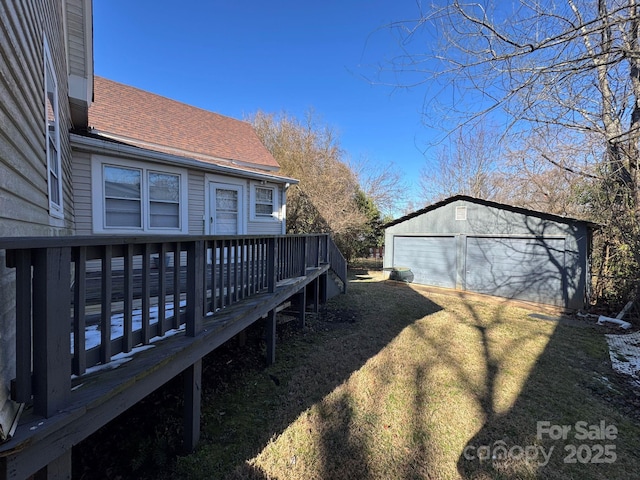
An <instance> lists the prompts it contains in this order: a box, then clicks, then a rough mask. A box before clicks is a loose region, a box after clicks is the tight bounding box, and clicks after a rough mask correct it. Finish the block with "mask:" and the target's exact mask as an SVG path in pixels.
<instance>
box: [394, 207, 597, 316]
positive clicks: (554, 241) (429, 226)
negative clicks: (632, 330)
mask: <svg viewBox="0 0 640 480" xmlns="http://www.w3.org/2000/svg"><path fill="white" fill-rule="evenodd" d="M593 227H594V224H592V223H589V222H585V221H581V220H576V219H572V218H567V217H561V216H558V215H551V214H547V213H542V212H536V211H533V210H528V209H525V208H519V207H513V206H510V205H505V204H500V203H496V202H490V201H486V200H480V199H477V198H473V197H468V196H464V195H458V196H455V197H451V198H448V199H446V200H443V201H441V202H438V203H435V204H433V205H430V206H428V207H426V208H424V209H422V210H419V211H417V212H414V213H412V214H409V215H406V216H404V217H402V218H399V219H397V220H395V221H393V222H391V223H389V224H388V225H387V228H386V231H385V253H384V267H385V268H387V269H392V268H393V267H395V268H409V269H411V272H412V274H413V282H414V283H419V284H422V285H432V286H438V287H445V288H452V289H458V290H467V291H471V292H477V293H485V294H488V295H496V296H500V297H506V298H514V299H519V300H526V301H530V302H536V303H543V304H549V305H556V306H560V307H565V308H569V309H580V308H583V307H584V306H585V305H586V302H587V288H588V272H589V264H588V262H589V256H590V255H589V254H590V248H591V235H592V230H593Z"/></svg>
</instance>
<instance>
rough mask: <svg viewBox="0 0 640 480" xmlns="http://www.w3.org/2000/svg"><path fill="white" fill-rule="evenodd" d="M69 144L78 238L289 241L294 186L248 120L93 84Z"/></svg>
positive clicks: (110, 83)
mask: <svg viewBox="0 0 640 480" xmlns="http://www.w3.org/2000/svg"><path fill="white" fill-rule="evenodd" d="M70 141H71V147H72V150H73V191H74V205H75V233H76V234H78V235H83V234H145V235H147V234H164V235H167V234H169V235H172V234H186V235H203V234H208V235H239V234H248V235H257V234H260V235H264V234H284V233H286V191H287V188H288V187H289V185H291V184H293V183H297V181H296V180H294V179H291V178H287V177H283V176H280V175H278V170H279V165H278V163H277V162H276V161H275V159H274V158H273V156H272V155H271V154H270V153H269V152H268V151H267V149H266V148H265V146H264V145H263V144H262V143H261V141H260V139H259V138H258V136H257V135H256V133H255V131H254V129H253V127H252V126H251V125H250V124H249V123H247V122H243V121H240V120H236V119H233V118H229V117H225V116H222V115H219V114H217V113H213V112H209V111H206V110H202V109H200V108H196V107H193V106H190V105H186V104H183V103H180V102H177V101H175V100H171V99H168V98H165V97H162V96H160V95H156V94H153V93H149V92H145V91H143V90H140V89H137V88H134V87H130V86H127V85H123V84H121V83H117V82H114V81H111V80H107V79H105V78H101V77H97V76H96V77H95V78H94V99H93V103H92V104H91V107H90V108H89V120H88V128H87V129H86V130H84V131H83V130H81V129H74V131H73V133H72V134H71V137H70Z"/></svg>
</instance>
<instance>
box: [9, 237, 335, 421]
mask: <svg viewBox="0 0 640 480" xmlns="http://www.w3.org/2000/svg"><path fill="white" fill-rule="evenodd" d="M0 248H3V249H6V251H7V263H8V266H9V267H13V268H15V275H16V279H15V285H16V379H15V382H14V385H13V396H14V399H15V400H16V401H18V402H21V403H24V402H29V401H33V406H34V413H36V414H38V415H42V416H45V417H49V416H51V415H53V414H54V413H55V412H56V411H58V410H59V409H60V408H62V407H64V405H65V403H66V402H67V400H68V396H69V393H70V391H71V381H72V376H71V375H70V374H72V375H75V376H81V375H83V374H85V373H86V372H87V371H89V370H90V369H91V368H99V366H100V365H106V364H108V363H109V362H112V361H113V360H114V357H116V356H118V355H120V354H128V353H129V352H131V351H133V350H134V349H135V348H138V347H140V346H146V345H149V344H150V343H152V342H153V341H155V340H156V339H158V338H162V337H164V336H166V335H169V334H173V333H175V332H179V331H180V330H182V329H184V330H185V334H186V335H188V336H195V335H197V334H198V333H199V332H200V331H201V328H202V323H203V320H204V319H205V318H206V317H209V316H214V315H216V312H218V311H220V310H221V309H224V308H227V307H229V306H231V305H233V304H234V303H237V302H239V301H241V300H243V299H245V298H247V297H250V296H253V295H257V294H261V293H269V292H274V291H275V289H276V287H277V285H278V282H281V281H284V280H287V279H289V278H295V277H300V276H304V275H305V273H306V272H307V269H308V268H313V267H319V266H320V265H326V264H331V265H332V267H333V265H334V264H335V268H334V270H335V272H336V275H337V276H338V277H339V278H341V279H342V280H343V281H344V283H345V285H346V263H345V262H344V258H343V257H342V255H341V254H340V252H339V251H338V250H337V248H336V247H335V245H334V244H333V241H332V240H331V239H330V237H329V236H328V235H296V236H269V237H249V236H240V237H162V238H160V237H153V238H150V237H147V238H139V237H138V238H122V237H115V238H113V237H112V238H106V237H74V236H72V237H55V238H24V239H20V240H18V239H5V240H2V241H0Z"/></svg>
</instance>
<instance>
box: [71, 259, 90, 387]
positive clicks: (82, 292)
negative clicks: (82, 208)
mask: <svg viewBox="0 0 640 480" xmlns="http://www.w3.org/2000/svg"><path fill="white" fill-rule="evenodd" d="M74 263H75V268H74V270H75V278H74V284H73V373H74V374H75V375H82V374H83V373H84V372H85V371H86V370H87V354H86V333H85V331H86V329H87V321H86V304H87V247H77V248H76V249H75V255H74Z"/></svg>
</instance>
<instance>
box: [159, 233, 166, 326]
mask: <svg viewBox="0 0 640 480" xmlns="http://www.w3.org/2000/svg"><path fill="white" fill-rule="evenodd" d="M158 260H159V261H158V324H157V332H158V335H159V336H161V337H162V336H163V335H164V332H165V331H166V329H165V324H164V320H165V316H166V307H165V305H166V300H167V265H166V263H167V244H166V243H161V244H160V253H159V254H158Z"/></svg>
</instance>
